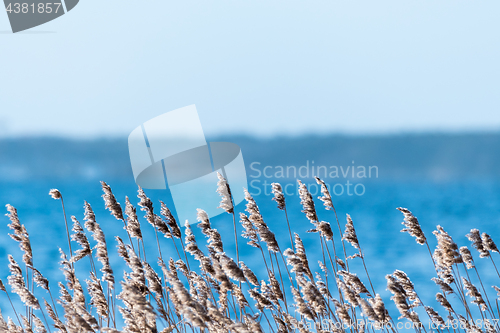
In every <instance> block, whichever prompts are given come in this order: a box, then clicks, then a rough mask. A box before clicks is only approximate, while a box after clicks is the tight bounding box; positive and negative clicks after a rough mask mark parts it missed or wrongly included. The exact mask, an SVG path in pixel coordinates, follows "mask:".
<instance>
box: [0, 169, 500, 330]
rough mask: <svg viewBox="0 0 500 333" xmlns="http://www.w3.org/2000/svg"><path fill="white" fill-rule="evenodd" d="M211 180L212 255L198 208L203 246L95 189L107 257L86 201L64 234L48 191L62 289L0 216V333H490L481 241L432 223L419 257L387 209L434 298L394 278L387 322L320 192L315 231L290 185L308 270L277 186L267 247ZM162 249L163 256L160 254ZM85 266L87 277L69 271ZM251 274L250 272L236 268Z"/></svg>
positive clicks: (345, 229)
mask: <svg viewBox="0 0 500 333" xmlns="http://www.w3.org/2000/svg"><path fill="white" fill-rule="evenodd" d="M218 178H219V181H218V184H217V189H216V190H217V192H218V193H219V194H220V195H221V203H220V206H219V207H220V208H222V209H224V210H225V211H226V212H227V213H228V214H230V215H231V217H232V219H233V225H234V228H233V229H234V237H235V242H234V248H233V245H231V246H226V245H225V244H224V241H225V240H224V239H223V237H222V236H221V234H220V233H219V231H218V230H217V229H216V228H215V227H214V225H213V224H212V223H211V221H210V218H209V216H208V214H207V213H206V212H205V211H204V210H203V209H201V208H200V209H198V212H197V220H198V222H199V223H198V224H197V227H198V228H199V229H200V231H201V234H202V236H201V237H202V238H203V237H204V238H206V239H197V238H196V236H195V233H194V232H193V226H194V225H191V224H189V223H186V224H185V226H184V227H181V226H180V224H179V223H178V221H177V220H176V219H175V217H174V215H173V214H172V213H171V211H170V210H169V208H168V207H167V206H166V205H165V204H164V203H163V202H160V210H159V215H158V214H157V213H156V210H155V207H154V203H153V202H152V201H151V200H150V198H148V197H147V195H146V193H145V192H144V191H143V190H142V189H141V188H139V189H138V194H137V198H138V202H137V207H139V210H140V211H142V212H143V214H144V216H143V217H140V216H139V215H140V214H138V210H137V207H136V206H135V205H134V204H133V203H132V200H130V199H129V198H128V197H126V198H125V208H124V209H122V206H121V204H120V203H119V201H118V200H117V199H116V197H115V196H114V194H113V192H112V190H111V187H110V186H109V185H108V184H106V183H105V182H102V183H101V186H102V189H103V193H104V194H103V199H104V206H105V208H106V209H108V210H109V211H110V213H111V215H112V216H114V218H116V219H117V220H118V221H121V223H123V229H124V233H126V234H127V235H126V237H123V236H124V235H114V244H113V246H110V245H111V243H110V242H109V239H108V241H107V239H106V237H105V235H104V232H103V230H102V228H101V226H100V225H99V223H98V221H97V218H96V215H95V214H94V211H93V209H92V207H91V205H90V204H89V203H88V202H84V214H83V221H84V223H83V225H82V224H81V223H80V221H79V220H78V219H77V217H76V216H71V222H72V227H71V232H70V227H69V224H68V219H67V218H66V210H65V207H64V201H63V196H62V194H61V192H60V191H58V190H54V189H53V190H51V191H50V193H49V194H50V195H51V196H52V197H53V198H54V199H56V200H61V204H62V210H63V211H62V212H63V216H64V221H65V226H66V230H67V240H68V244H67V248H66V247H65V248H64V249H63V248H60V249H59V251H60V257H61V261H60V269H61V270H62V272H63V275H64V282H52V281H49V279H47V278H46V277H44V275H43V273H42V272H40V271H39V270H38V269H37V268H35V263H36V262H38V261H39V260H43V258H34V255H33V250H32V247H31V242H30V237H29V234H28V231H27V228H26V227H25V226H24V225H23V224H22V223H21V220H20V218H19V216H18V212H17V210H16V209H15V208H14V207H13V206H11V205H7V206H6V208H7V214H6V215H7V217H8V219H9V220H10V224H9V225H8V227H9V228H10V229H11V230H12V233H11V234H10V237H11V238H12V239H13V240H14V241H15V242H17V243H19V247H20V249H21V251H22V253H23V255H22V258H21V260H22V263H21V262H18V261H16V259H15V258H14V257H13V256H12V255H9V256H8V260H9V265H8V269H9V272H10V275H9V277H8V279H7V284H8V285H9V286H10V288H9V290H8V288H7V287H6V285H5V284H4V283H3V281H1V280H0V293H3V294H4V296H2V298H0V299H1V300H2V302H1V308H3V310H4V312H5V311H9V312H10V313H12V314H13V315H12V317H8V318H5V317H4V316H3V315H2V312H1V311H0V332H13V333H18V332H26V333H31V332H38V333H45V332H62V333H84V332H109V333H116V332H126V333H138V332H140V333H156V332H160V333H168V332H177V333H184V332H200V333H201V332H238V333H239V332H241V333H250V332H252V333H259V332H274V333H282V332H283V333H284V332H300V333H303V332H350V333H354V332H356V333H362V332H374V331H384V332H387V333H389V332H393V333H394V332H399V331H405V330H406V329H407V328H410V329H411V330H414V331H415V332H417V333H420V332H431V331H432V332H445V331H446V332H450V333H451V332H453V333H456V332H488V333H490V332H491V333H492V332H500V330H499V327H498V318H500V310H499V305H498V299H499V298H500V288H499V287H497V286H492V288H491V289H490V288H486V286H485V285H484V283H483V280H482V278H481V275H480V274H479V270H478V269H477V266H478V264H481V265H484V264H486V265H490V266H491V268H492V269H495V271H496V272H497V274H498V270H497V268H496V262H495V258H494V252H496V253H497V254H498V253H499V250H498V248H497V246H496V244H495V243H494V241H493V239H492V237H491V236H490V235H488V234H486V233H482V234H481V233H480V231H479V230H477V229H472V230H471V231H470V233H469V234H468V235H467V236H466V237H467V238H468V240H469V241H470V242H471V246H472V247H473V248H474V249H475V250H477V251H476V252H477V253H476V252H474V253H472V252H471V251H470V250H469V249H468V247H467V246H465V245H463V246H461V247H459V245H458V244H457V243H456V242H455V240H454V239H453V238H452V236H451V235H450V234H449V233H448V232H447V231H445V230H444V228H442V227H441V226H437V227H436V229H437V230H436V231H434V232H433V234H434V236H435V238H436V247H435V250H434V251H432V250H431V246H430V244H429V239H428V238H427V237H426V236H425V235H424V232H423V231H422V228H421V226H420V223H419V221H418V219H417V218H416V217H415V216H414V215H413V214H412V213H411V212H410V211H409V210H408V209H406V208H398V209H399V210H400V211H401V212H402V213H403V215H404V221H403V222H402V224H403V225H404V228H403V229H402V230H401V231H402V232H406V233H409V234H410V235H411V236H412V237H414V238H415V240H416V243H417V244H420V245H425V246H426V247H427V250H428V253H429V256H430V259H431V260H430V261H429V263H430V264H431V265H432V266H433V268H434V270H435V272H436V276H435V277H433V278H432V279H431V280H432V281H433V282H434V284H432V285H430V286H428V288H432V289H434V290H435V291H436V301H433V300H423V299H422V298H421V297H420V294H419V291H418V290H417V288H416V287H415V285H414V283H413V282H412V281H411V279H410V277H409V276H408V275H407V274H406V273H405V272H403V271H400V270H395V271H394V272H392V273H389V274H386V275H385V279H386V283H387V291H388V292H389V294H390V295H391V296H390V300H391V301H393V302H394V308H396V309H397V311H398V312H399V314H396V313H390V311H389V310H388V308H390V307H388V304H387V303H386V302H388V301H389V299H386V300H384V299H383V298H382V297H381V292H382V291H377V290H376V289H375V288H374V285H373V283H372V278H373V277H372V276H370V274H369V272H368V269H367V265H366V261H365V260H366V259H367V257H366V255H365V253H364V252H363V250H362V248H363V247H362V242H361V240H360V238H359V237H358V235H357V233H356V228H355V224H354V222H353V219H352V218H351V216H350V215H347V216H346V222H345V224H343V223H341V222H340V220H339V219H338V217H337V212H336V210H335V207H334V203H333V200H332V197H331V195H330V193H329V191H328V188H327V186H326V185H325V183H324V182H323V181H322V180H321V179H319V178H316V181H317V183H318V184H319V185H320V186H321V194H322V196H320V197H318V199H319V200H320V201H321V202H322V204H323V206H324V208H325V209H326V210H327V211H331V212H333V214H332V220H334V221H335V224H336V225H337V227H334V228H332V226H331V224H330V223H329V222H327V221H320V220H319V218H318V211H317V207H316V203H315V199H314V198H313V196H312V195H311V193H309V191H308V189H307V187H306V186H305V185H304V184H303V183H301V182H300V181H299V195H300V199H301V205H302V212H303V213H304V214H305V217H304V218H305V219H307V220H308V221H309V222H310V223H311V225H312V228H311V229H309V230H307V232H308V233H311V237H314V238H315V242H316V244H317V247H316V248H317V249H321V253H320V257H321V258H322V260H320V261H319V262H318V263H312V262H310V260H309V257H308V254H307V252H306V247H305V246H304V242H303V239H302V238H301V236H300V235H299V234H298V233H297V232H293V231H292V230H291V227H290V223H289V220H288V214H287V210H290V209H293V208H291V207H289V206H287V204H286V198H285V196H284V194H283V191H282V187H281V185H280V184H278V183H273V184H272V189H273V195H274V197H273V198H272V200H274V201H275V202H276V204H277V210H278V212H279V211H282V212H283V214H284V221H285V220H286V222H287V226H288V233H289V236H290V241H289V242H284V243H279V242H278V240H277V238H276V235H275V233H274V232H273V231H272V227H273V226H272V225H269V224H268V223H267V222H266V221H265V220H264V217H263V215H262V214H261V212H260V210H259V207H258V204H257V202H256V201H255V200H254V198H253V197H252V196H251V194H250V193H249V192H248V191H247V190H244V194H245V199H246V207H245V211H240V212H237V208H238V207H236V206H235V205H234V202H233V198H232V194H231V193H232V192H231V191H232V190H234V189H231V188H230V186H229V183H228V182H227V181H226V179H225V178H224V177H223V176H222V175H220V174H219V175H218ZM236 214H238V216H239V223H237V219H236ZM142 220H144V221H142ZM144 222H148V223H144ZM148 224H149V226H148ZM146 227H149V228H153V229H154V233H155V239H154V240H153V241H154V242H155V243H156V246H157V250H158V251H149V253H146V246H145V245H144V243H145V241H151V240H145V239H144V238H145V236H144V233H143V231H144V230H143V228H146ZM239 229H242V232H241V234H240V231H238V230H239ZM337 230H338V231H337ZM122 232H123V231H122ZM314 234H315V235H314ZM89 236H91V237H89ZM161 236H163V237H161ZM123 239H128V240H127V241H124V240H123ZM238 239H239V240H240V243H238ZM243 240H245V242H246V244H243V245H244V246H249V251H254V253H255V257H254V258H253V259H252V262H251V263H248V262H247V263H245V262H243V261H242V260H240V249H239V247H241V245H242V242H241V241H243ZM167 242H169V243H170V242H171V244H172V245H173V248H175V252H172V253H170V252H169V251H165V248H166V247H167V246H166V244H167ZM243 243H244V242H243ZM238 244H240V245H238ZM114 247H116V253H117V254H118V256H119V257H120V258H121V259H122V260H123V261H124V263H125V265H126V267H127V269H126V270H125V271H123V272H119V274H117V275H115V272H114V271H113V269H112V268H111V264H110V263H111V260H110V257H111V255H112V254H111V253H114V252H115V250H113V248H114ZM162 247H163V250H162ZM168 248H171V247H170V244H169V246H168ZM307 251H310V250H307ZM424 251H425V250H424ZM348 253H352V254H351V255H348ZM475 257H476V258H479V260H480V261H481V263H479V261H476V259H475ZM95 259H97V260H96V261H94V260H95ZM86 260H88V265H85V267H90V271H86V270H84V269H83V265H82V262H83V261H86ZM354 261H359V263H360V264H362V267H363V270H362V271H361V272H354V271H352V270H351V268H350V267H354V266H357V267H359V265H353V262H354ZM256 263H258V264H259V265H260V266H261V267H262V270H260V271H254V270H252V269H251V268H250V267H251V266H255V265H256ZM350 264H351V265H350ZM22 266H24V267H22ZM498 277H499V278H500V274H498ZM118 280H119V282H117V281H118ZM495 292H496V293H497V294H496V295H495V294H494V293H495ZM57 295H58V297H57ZM12 297H18V298H19V299H20V301H21V302H22V304H23V306H22V307H17V308H16V306H15V305H14V302H12ZM4 300H6V301H4ZM6 304H7V305H6ZM431 304H432V305H435V306H434V307H431V306H430V305H431ZM403 322H404V324H403V325H400V324H401V323H403ZM408 324H410V325H408Z"/></svg>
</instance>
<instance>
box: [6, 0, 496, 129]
mask: <svg viewBox="0 0 500 333" xmlns="http://www.w3.org/2000/svg"><path fill="white" fill-rule="evenodd" d="M499 13H500V2H499V1H497V0H482V1H472V0H439V1H436V0H389V1H386V0H382V1H373V0H369V1H367V0H307V1H306V0H176V1H172V0H147V1H130V0H128V1H127V0H106V1H102V0H81V1H80V4H79V5H78V6H77V7H76V8H75V9H74V10H73V11H71V12H70V13H68V14H67V15H64V16H63V17H61V18H59V19H57V20H55V21H53V22H50V23H48V24H45V25H43V26H40V27H37V28H34V29H33V30H31V31H32V32H53V33H21V34H15V35H12V34H8V33H5V32H6V31H8V30H9V29H10V27H9V24H8V19H7V15H6V13H4V12H3V13H1V12H0V31H3V32H4V33H0V45H1V46H0V135H1V136H6V135H7V136H13V135H14V136H19V135H36V134H50V135H65V136H66V135H69V136H75V137H90V138H92V137H96V136H107V135H120V136H126V135H128V133H130V132H131V131H132V130H133V129H134V128H135V127H137V126H138V125H139V124H141V123H143V122H144V121H146V120H148V119H151V118H153V117H155V116H157V115H160V114H162V113H164V112H167V111H169V110H173V109H176V108H179V107H183V106H186V105H190V104H196V106H197V108H198V112H199V114H200V118H201V121H202V124H203V127H204V129H205V132H206V134H207V135H208V136H211V135H217V134H224V133H248V134H256V135H266V136H272V135H277V134H301V133H327V132H332V133H356V134H359V133H387V132H391V133H392V132H402V131H435V130H439V131H458V130H496V129H500V112H499V106H500V93H499V91H500V61H499V59H500V38H499V33H500V20H499V19H498V17H499Z"/></svg>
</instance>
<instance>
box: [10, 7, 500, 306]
mask: <svg viewBox="0 0 500 333" xmlns="http://www.w3.org/2000/svg"><path fill="white" fill-rule="evenodd" d="M499 10H500V3H498V2H496V1H482V2H471V1H456V0H454V1H451V0H450V1H448V0H443V1H439V2H435V1H430V0H424V1H421V0H419V1H416V0H415V1H413V0H411V1H404V2H401V1H395V0H394V1H385V0H383V1H376V2H373V1H337V0H335V1H333V0H325V1H323V0H315V1H307V2H306V1H296V0H286V1H285V0H272V1H269V0H265V1H260V0H254V1H246V2H241V1H227V0H217V1H199V0H196V1H192V0H186V1H148V2H140V3H136V2H131V1H118V0H108V1H104V2H103V1H97V0H85V1H81V2H80V4H79V5H78V6H77V7H76V8H75V9H74V10H72V11H71V12H70V13H69V14H67V15H64V16H63V17H61V18H59V19H57V20H55V21H53V22H49V23H47V24H45V25H43V26H40V27H37V28H34V29H32V30H28V31H26V32H21V33H17V34H12V33H11V32H10V26H9V23H8V19H7V14H0V40H1V45H2V51H1V52H0V60H1V66H0V78H1V79H0V204H1V205H2V206H3V205H5V204H7V203H9V204H12V205H14V206H15V207H17V208H18V211H19V216H20V218H21V222H22V223H24V224H25V225H26V227H27V228H28V231H29V232H30V236H31V239H32V243H33V248H34V252H35V253H34V256H35V258H34V261H35V265H36V266H37V267H38V268H39V269H40V270H42V272H43V273H44V274H45V275H47V276H49V277H52V278H54V279H62V274H61V273H60V272H59V271H58V268H57V267H56V265H54V263H55V261H57V260H58V256H59V254H58V247H62V248H63V249H64V250H66V247H65V245H64V244H66V243H65V231H64V220H63V216H62V210H61V206H60V202H56V201H54V200H53V199H51V198H50V197H49V196H48V191H49V190H50V189H51V188H58V189H59V190H61V192H62V193H63V196H64V199H65V203H66V204H67V207H66V208H67V212H68V217H69V216H70V215H75V216H76V217H77V218H78V219H80V220H82V218H83V202H84V200H87V201H88V202H89V203H91V204H92V205H93V207H94V209H95V211H96V215H97V217H98V222H100V223H101V225H102V226H103V229H104V231H105V232H106V233H107V236H108V247H109V248H110V249H111V250H110V251H112V249H113V248H114V246H115V242H114V239H113V237H112V235H115V234H117V233H118V234H120V235H121V236H122V237H125V236H126V234H124V231H123V230H122V226H121V225H120V223H119V222H118V221H116V220H114V218H113V217H112V216H110V214H109V212H107V211H105V210H104V205H103V202H102V199H101V198H100V196H101V195H102V193H101V189H100V184H99V181H100V180H105V181H107V182H108V183H109V184H110V185H111V187H112V188H113V190H114V192H115V194H116V196H117V198H118V200H119V201H120V203H122V204H123V203H124V200H125V196H129V197H130V199H131V201H132V202H133V203H136V202H138V199H137V198H136V191H137V188H136V185H135V183H134V178H133V175H132V170H131V167H130V160H129V156H128V147H127V136H128V134H129V133H130V132H131V131H132V130H133V129H134V128H136V127H137V126H139V125H140V124H142V123H144V122H145V121H147V120H149V119H151V118H154V117H155V116H158V115H160V114H163V113H165V112H167V111H170V110H174V109H177V108H179V107H183V106H186V105H190V104H196V106H197V109H198V112H199V116H200V119H201V122H202V125H203V128H204V131H205V134H206V136H207V140H208V141H229V142H235V143H237V144H239V145H240V147H241V149H242V152H243V157H244V159H245V164H246V165H247V173H248V177H249V182H250V181H253V180H257V181H258V182H254V183H253V184H254V185H255V187H256V188H254V190H255V191H254V194H255V196H256V200H257V203H258V204H259V205H260V206H261V210H262V212H263V214H264V217H265V218H266V219H267V222H268V224H269V226H270V228H271V229H272V230H273V229H274V230H275V231H276V232H277V235H278V237H279V241H280V242H281V243H282V244H284V245H283V247H285V248H286V247H287V246H289V245H288V244H289V241H288V235H287V233H284V232H278V231H282V230H284V229H282V228H283V227H284V223H286V222H285V220H284V217H283V215H282V214H281V212H280V211H278V210H277V209H276V207H275V203H274V202H272V201H271V198H272V197H271V196H270V195H268V194H266V193H265V191H264V189H265V185H264V184H263V182H264V181H267V182H268V183H271V182H272V181H279V182H281V183H282V184H283V185H286V184H295V179H294V177H285V178H281V177H279V176H278V177H276V174H275V171H277V170H278V168H277V167H278V166H284V167H286V166H295V167H296V168H299V167H301V166H305V165H312V164H313V163H314V165H315V166H325V167H327V168H328V170H331V169H330V167H337V168H339V169H340V167H342V168H344V170H346V169H347V167H352V166H365V167H369V166H376V167H377V170H378V173H377V176H376V177H375V176H372V177H370V178H360V177H358V176H357V174H356V175H355V176H354V177H352V175H350V174H348V173H347V174H346V176H345V177H344V176H343V175H342V174H340V175H339V177H337V178H335V177H330V176H329V177H326V178H327V179H325V181H326V182H327V183H329V184H332V185H335V184H337V183H339V184H345V183H346V182H347V181H350V182H351V183H352V184H362V185H363V188H364V189H365V191H364V192H363V195H356V194H354V195H348V194H347V192H346V191H344V192H343V193H342V194H340V195H334V200H335V202H334V203H335V205H336V208H337V213H338V216H339V219H340V222H341V223H342V224H344V223H345V214H346V213H349V214H351V216H352V218H353V220H354V223H355V226H356V228H357V230H358V238H359V240H360V243H361V246H362V247H363V249H364V252H365V255H366V258H367V265H368V269H369V270H370V272H371V274H372V281H373V282H374V286H375V289H376V290H377V292H379V293H380V294H381V295H382V296H383V297H384V299H385V300H386V303H389V300H388V298H389V296H390V294H389V293H388V292H387V291H386V290H385V284H386V282H385V278H384V276H385V275H386V274H389V273H392V272H393V271H394V270H395V269H401V270H404V271H405V272H406V273H408V275H409V276H410V278H411V279H412V280H414V281H415V282H416V284H417V291H418V292H419V293H421V295H422V296H423V298H427V299H429V300H433V297H434V294H435V293H436V292H438V288H437V287H435V286H434V285H432V284H429V279H430V278H431V277H432V276H434V275H433V272H434V269H433V266H432V263H431V261H430V259H429V257H428V253H427V250H426V249H425V248H424V247H421V246H419V245H417V244H416V243H415V242H414V241H413V239H411V237H410V236H409V235H407V234H401V233H400V232H399V230H400V229H401V228H402V226H401V224H400V222H401V221H402V219H403V216H402V214H401V213H400V212H398V211H397V210H396V207H400V206H403V207H407V208H409V209H410V210H412V211H413V213H414V214H415V215H416V216H417V217H418V218H419V220H420V222H421V224H422V228H423V229H424V232H425V233H426V235H427V237H428V238H429V240H430V245H431V247H433V246H435V243H436V242H435V240H434V239H432V238H433V236H432V234H431V232H432V231H433V230H435V226H436V225H438V224H440V225H442V226H443V227H444V228H445V230H447V231H449V232H450V233H451V235H452V236H453V237H454V238H455V240H456V242H457V243H458V244H459V245H469V242H468V240H467V239H466V238H465V234H466V233H467V232H468V231H469V230H470V229H471V228H478V229H479V230H480V231H481V232H483V231H484V232H487V233H489V234H490V235H492V237H493V239H494V240H496V241H500V237H498V235H499V231H500V228H499V223H500V218H499V216H500V214H499V213H500V171H499V165H500V112H499V111H498V110H499V105H500V94H498V91H499V88H500V80H499V77H500V75H499V74H500V63H499V62H498V59H499V58H500V43H499V42H500V40H499V39H500V38H499V34H498V31H500V29H499V25H500V23H499V21H498V12H499ZM255 162H257V163H260V164H253V165H254V167H253V168H252V167H251V165H252V163H255ZM257 166H258V167H257ZM266 166H269V167H271V168H270V169H268V170H269V171H273V172H272V173H271V177H265V176H264V175H263V174H260V175H259V174H258V172H257V171H255V170H254V169H259V170H260V171H263V168H264V167H266ZM356 170H358V169H356ZM300 178H301V179H302V180H303V181H304V182H305V183H307V184H313V183H314V180H313V179H312V173H310V174H308V175H307V176H306V177H300ZM257 188H260V189H261V190H262V191H261V193H260V194H259V193H257V192H258V191H257ZM215 189H216V185H215V184H214V191H215ZM233 190H234V189H233ZM147 194H148V195H150V196H151V197H152V198H153V199H154V203H155V207H159V202H158V200H159V199H162V200H165V201H166V202H167V203H169V202H170V201H169V200H170V198H169V196H168V193H163V192H161V191H148V192H147ZM287 203H288V205H289V207H290V208H289V214H290V215H289V217H290V222H291V224H292V228H293V229H294V231H297V232H298V233H300V234H301V235H303V237H304V241H305V242H306V245H307V246H309V248H308V249H309V252H308V253H309V254H310V255H311V256H312V257H313V258H314V257H315V256H317V255H318V253H316V252H315V249H318V245H317V242H316V237H314V235H308V234H305V231H306V230H308V229H310V228H311V226H310V225H309V222H308V221H307V220H306V218H305V216H304V215H303V214H302V213H301V207H300V204H299V199H298V196H297V195H296V194H295V195H290V196H289V197H287ZM317 207H318V210H320V218H321V219H323V220H326V221H329V222H332V223H336V222H335V218H334V215H332V214H331V212H326V211H324V210H323V209H322V205H321V202H319V201H318V202H317ZM237 209H238V211H243V210H244V205H240V206H238V207H237ZM0 221H3V222H0V228H1V229H0V230H2V232H1V233H0V267H3V269H2V271H1V272H2V273H1V274H0V275H1V276H0V278H1V279H2V280H3V279H5V278H6V276H7V275H8V272H7V270H6V269H5V267H6V265H7V254H8V253H12V254H14V255H15V256H17V257H18V258H19V253H20V252H19V250H18V249H17V245H16V244H15V243H14V242H13V241H12V240H10V239H9V237H8V236H7V232H8V228H7V223H8V219H7V218H6V217H4V218H1V219H0ZM231 222H232V221H231V219H230V217H229V216H228V215H227V214H224V215H221V216H219V217H217V218H216V219H214V221H213V224H214V225H215V227H217V228H218V229H220V230H221V232H222V233H223V237H224V236H225V238H226V239H227V244H228V246H229V247H231V244H232V243H231V242H232V236H231V232H232V225H231ZM148 227H149V226H147V225H146V223H145V224H144V225H143V228H144V229H148ZM149 229H152V228H149ZM196 233H197V237H199V239H202V238H201V237H202V236H201V235H200V234H199V233H198V231H196ZM146 234H147V232H146ZM150 236H152V237H154V235H153V234H150ZM147 250H148V251H151V252H154V251H155V248H154V244H152V245H151V249H147ZM66 251H67V250H66ZM254 255H255V253H254V251H252V250H251V249H250V250H248V251H244V252H243V260H244V261H245V262H247V263H248V264H249V266H252V265H253V266H256V267H255V269H256V270H258V269H259V268H258V267H259V266H258V262H255V263H253V264H252V259H253V258H254ZM476 258H477V256H476ZM310 262H312V263H315V262H316V261H315V260H312V259H311V260H310ZM112 264H114V265H115V266H114V267H115V271H116V272H120V270H121V269H122V268H123V267H122V266H121V260H120V259H119V258H114V259H113V261H112ZM480 269H481V270H482V271H481V272H482V275H484V276H486V277H488V278H491V280H490V281H492V282H491V283H496V282H495V281H496V280H495V279H494V277H495V276H496V273H495V272H494V270H492V269H491V266H490V265H488V263H487V262H486V263H483V265H482V267H481V268H480ZM314 270H319V268H318V267H317V265H314ZM359 274H360V275H361V271H359ZM117 276H121V273H118V274H117ZM492 295H493V293H492ZM0 300H1V303H2V304H4V301H5V300H3V299H1V298H0ZM430 302H432V301H430ZM393 316H396V314H395V313H394V314H393Z"/></svg>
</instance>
